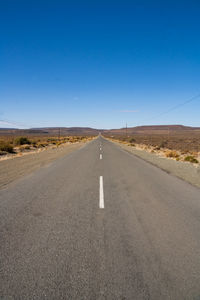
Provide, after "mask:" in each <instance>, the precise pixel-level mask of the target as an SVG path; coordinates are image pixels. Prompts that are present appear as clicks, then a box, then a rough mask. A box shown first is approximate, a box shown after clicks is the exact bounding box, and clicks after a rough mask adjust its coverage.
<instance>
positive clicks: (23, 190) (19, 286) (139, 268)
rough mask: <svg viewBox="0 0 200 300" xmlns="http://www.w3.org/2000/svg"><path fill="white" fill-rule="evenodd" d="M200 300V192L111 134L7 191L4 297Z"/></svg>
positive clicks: (0, 237)
mask: <svg viewBox="0 0 200 300" xmlns="http://www.w3.org/2000/svg"><path fill="white" fill-rule="evenodd" d="M5 171H6V170H5ZM199 298H200V190H199V189H197V188H195V187H193V186H191V185H189V184H188V183H186V182H184V181H181V180H180V179H178V178H175V177H173V176H170V175H169V174H167V173H165V172H163V171H162V170H160V169H158V168H156V167H154V166H152V165H150V164H148V163H147V162H145V161H143V160H141V159H139V158H137V157H135V156H133V155H131V154H129V153H127V152H125V151H123V150H122V149H121V148H119V147H118V146H116V145H115V144H113V143H111V142H110V141H107V140H105V139H104V138H102V137H101V136H99V137H98V138H97V139H95V140H93V141H92V142H90V143H88V144H86V145H85V146H83V147H82V148H81V149H79V150H77V151H74V152H73V153H71V154H69V155H66V156H65V157H64V158H61V159H58V160H56V161H55V162H54V163H52V164H51V165H49V166H48V167H45V168H41V169H40V170H38V171H36V172H34V173H33V174H32V175H30V176H27V177H25V178H23V179H21V180H18V181H16V182H14V183H13V184H12V185H10V186H9V187H8V188H6V189H4V190H1V191H0V299H6V300H7V299H20V300H21V299H22V300H23V299H24V300H30V299H39V300H42V299H81V300H82V299H87V300H88V299H92V300H93V299H113V300H115V299H131V300H132V299H159V300H160V299H175V300H177V299H199Z"/></svg>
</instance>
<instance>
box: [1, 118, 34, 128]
mask: <svg viewBox="0 0 200 300" xmlns="http://www.w3.org/2000/svg"><path fill="white" fill-rule="evenodd" d="M0 123H3V124H5V125H9V126H19V127H26V128H28V127H31V126H27V124H23V123H19V122H15V121H10V120H7V119H0Z"/></svg>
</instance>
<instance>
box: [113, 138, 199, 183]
mask: <svg viewBox="0 0 200 300" xmlns="http://www.w3.org/2000/svg"><path fill="white" fill-rule="evenodd" d="M114 143H116V144H118V145H119V146H121V147H122V148H123V149H124V150H126V151H128V152H130V153H132V154H134V155H136V156H138V157H140V158H142V159H144V160H146V161H148V162H150V163H151V164H153V165H156V166H157V167H159V168H161V169H163V170H164V171H166V172H168V173H170V174H172V175H175V176H177V177H179V178H181V179H183V180H185V181H187V182H189V183H191V184H192V185H195V186H197V187H200V164H192V163H190V162H182V161H176V160H173V159H169V158H166V157H162V156H158V155H157V154H156V153H150V152H148V151H146V150H143V149H138V148H135V147H132V146H128V145H126V144H122V143H120V142H116V141H115V142H114Z"/></svg>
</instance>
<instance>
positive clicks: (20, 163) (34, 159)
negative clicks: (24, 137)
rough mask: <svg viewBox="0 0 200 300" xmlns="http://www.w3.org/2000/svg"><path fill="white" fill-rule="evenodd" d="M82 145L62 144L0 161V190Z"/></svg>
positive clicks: (81, 143)
mask: <svg viewBox="0 0 200 300" xmlns="http://www.w3.org/2000/svg"><path fill="white" fill-rule="evenodd" d="M83 144H84V143H83V142H80V143H75V144H63V145H61V146H59V147H58V148H57V147H50V148H46V149H44V150H42V151H40V152H36V151H35V152H32V153H28V154H27V155H22V156H15V157H13V158H10V159H7V160H0V188H4V187H6V186H7V185H8V184H10V183H11V182H13V181H14V180H16V179H19V178H20V177H22V176H25V175H28V174H30V173H32V172H33V171H35V170H37V169H38V168H40V167H43V166H46V165H47V164H49V163H51V162H52V161H54V160H55V159H57V158H60V157H63V156H64V155H66V154H68V153H70V152H72V151H74V150H76V149H79V148H80V147H81V146H82V145H83Z"/></svg>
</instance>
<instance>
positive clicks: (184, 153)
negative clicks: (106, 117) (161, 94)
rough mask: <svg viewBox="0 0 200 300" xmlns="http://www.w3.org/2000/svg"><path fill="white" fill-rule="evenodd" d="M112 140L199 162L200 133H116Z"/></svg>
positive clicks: (152, 151)
mask: <svg viewBox="0 0 200 300" xmlns="http://www.w3.org/2000/svg"><path fill="white" fill-rule="evenodd" d="M112 140H113V141H119V142H120V143H123V144H126V145H129V146H132V147H135V148H136V149H140V150H145V151H148V152H150V153H154V154H157V155H159V156H162V157H167V158H170V159H175V160H177V161H185V162H186V161H187V162H191V163H194V164H197V163H199V162H200V133H198V134H196V135H191V133H190V134H188V133H185V135H184V134H180V133H177V134H176V133H174V134H173V136H166V135H165V134H163V135H161V134H154V135H153V134H152V135H140V134H135V135H133V136H131V137H126V136H119V135H116V136H112Z"/></svg>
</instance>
